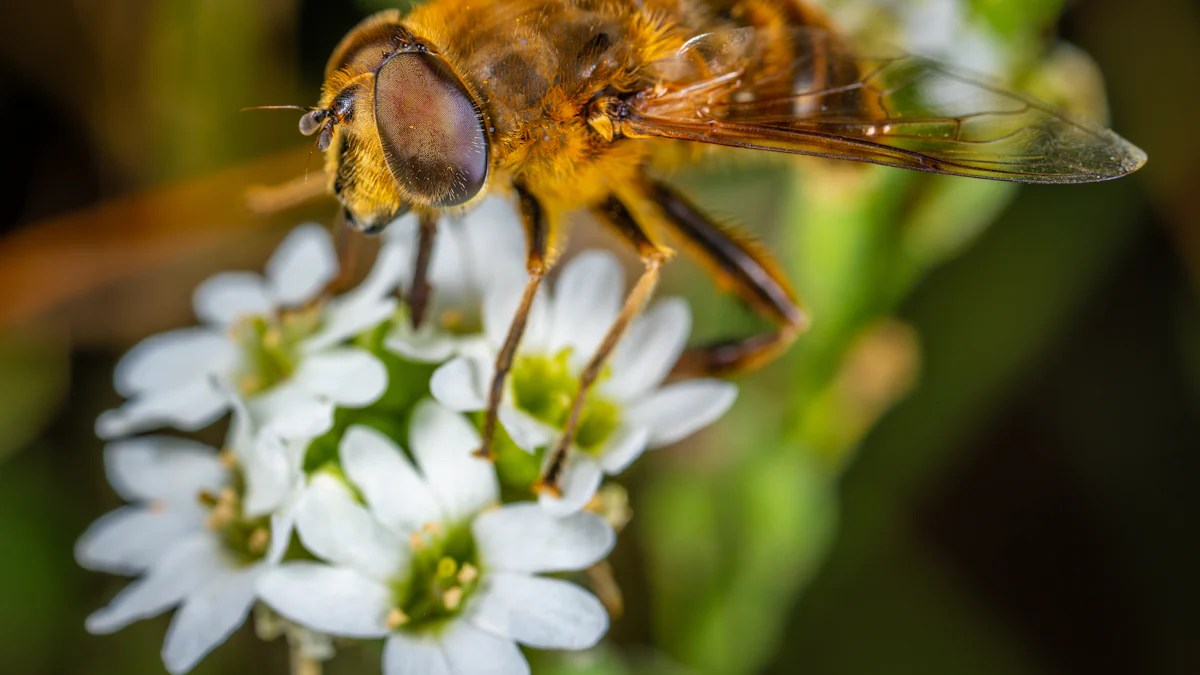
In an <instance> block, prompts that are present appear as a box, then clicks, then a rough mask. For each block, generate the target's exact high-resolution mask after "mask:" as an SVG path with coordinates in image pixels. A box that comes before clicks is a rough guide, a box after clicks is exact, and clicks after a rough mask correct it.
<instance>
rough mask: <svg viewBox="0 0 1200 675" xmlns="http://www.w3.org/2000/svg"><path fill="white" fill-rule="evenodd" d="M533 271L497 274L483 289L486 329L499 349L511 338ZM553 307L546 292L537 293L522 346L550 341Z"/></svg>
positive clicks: (535, 346)
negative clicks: (514, 320) (529, 273)
mask: <svg viewBox="0 0 1200 675" xmlns="http://www.w3.org/2000/svg"><path fill="white" fill-rule="evenodd" d="M528 281H529V275H528V274H525V273H524V271H522V272H520V273H516V272H510V273H508V274H496V275H494V278H493V280H492V282H491V285H490V286H489V287H488V288H485V289H484V293H483V330H484V333H486V334H487V337H488V341H489V342H490V343H491V345H492V347H493V348H496V349H499V348H500V346H501V345H503V344H504V341H505V340H506V339H507V338H508V331H509V328H510V327H511V326H512V323H513V319H514V318H516V314H517V309H518V308H519V307H520V306H521V296H522V295H523V294H524V292H525V286H526V284H527V283H528ZM550 328H551V321H550V307H549V303H548V302H547V300H546V295H545V294H544V293H538V294H537V295H536V296H534V299H533V303H532V304H531V305H530V307H529V316H528V318H527V319H526V321H525V332H524V334H523V335H522V336H521V350H522V351H529V350H541V349H544V348H546V346H547V345H548V344H549V338H550Z"/></svg>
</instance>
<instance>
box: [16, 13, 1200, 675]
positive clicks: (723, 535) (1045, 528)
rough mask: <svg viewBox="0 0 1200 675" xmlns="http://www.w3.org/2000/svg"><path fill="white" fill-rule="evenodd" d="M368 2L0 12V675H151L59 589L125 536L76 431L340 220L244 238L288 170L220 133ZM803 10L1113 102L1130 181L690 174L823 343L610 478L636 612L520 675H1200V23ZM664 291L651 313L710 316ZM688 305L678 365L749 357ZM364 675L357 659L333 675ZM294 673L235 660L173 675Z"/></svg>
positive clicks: (73, 595) (94, 453)
mask: <svg viewBox="0 0 1200 675" xmlns="http://www.w3.org/2000/svg"><path fill="white" fill-rule="evenodd" d="M385 4H386V3H384V2H379V1H377V0H371V1H367V0H363V1H361V2H358V3H345V2H330V1H328V0H324V1H319V0H260V1H259V2H253V3H251V2H244V1H242V0H172V1H170V2H151V1H150V0H127V1H124V2H120V3H116V2H106V1H104V0H41V2H36V3H9V4H8V5H7V6H6V8H5V11H4V14H5V18H4V21H3V22H0V84H2V85H3V86H0V98H2V99H3V105H2V109H4V110H6V111H8V113H7V119H8V120H9V122H8V129H9V131H8V133H7V134H6V147H5V150H6V155H7V156H6V162H5V165H6V171H5V176H6V179H5V180H4V181H3V183H2V184H0V191H2V192H3V199H0V233H2V234H0V288H4V297H2V298H0V671H2V672H4V673H6V674H25V673H31V674H33V673H37V674H42V673H46V674H51V673H72V674H75V673H159V672H163V671H162V666H161V663H160V662H159V659H158V652H159V648H160V645H161V640H162V637H163V633H164V630H165V626H166V618H165V617H164V618H159V619H156V620H152V621H147V622H143V623H140V624H137V625H135V626H133V627H131V628H129V629H126V630H125V631H123V632H121V633H118V634H117V635H114V636H108V637H94V636H90V635H88V634H86V633H85V632H84V630H83V619H84V617H85V616H86V615H87V613H89V612H90V611H91V610H93V609H95V608H97V607H99V606H100V605H102V604H103V603H104V602H106V601H107V599H108V598H110V597H111V596H112V594H113V593H115V591H116V589H118V588H119V587H120V585H121V584H122V583H124V582H123V581H122V580H119V579H116V578H113V577H108V576H105V575H100V574H92V573H87V572H84V571H83V570H80V569H79V568H77V566H76V565H75V562H74V559H73V556H72V545H73V543H74V540H75V538H76V537H77V536H78V535H79V534H80V533H81V532H82V531H83V530H84V529H85V528H86V526H87V525H88V524H89V523H90V522H91V521H92V520H94V519H95V518H97V517H98V516H99V515H101V514H102V513H103V512H105V511H107V510H108V509H110V508H113V507H115V506H116V505H117V503H118V500H117V497H116V496H115V495H114V494H113V492H112V490H111V489H110V488H108V487H107V485H106V483H105V479H104V476H103V472H102V466H101V449H102V444H101V443H100V442H99V441H98V440H96V439H95V438H94V436H93V435H92V422H93V420H94V418H95V416H96V414H97V413H98V412H100V411H101V410H103V409H105V408H108V407H111V406H112V405H114V404H115V403H116V397H115V394H114V393H113V391H112V388H111V381H110V377H111V371H112V367H113V365H114V363H115V361H116V359H117V358H118V357H119V355H120V354H121V353H122V351H123V350H125V349H127V348H128V347H129V346H130V345H132V344H133V343H134V342H135V341H136V340H137V339H139V338H141V337H144V336H146V335H148V334H150V333H152V332H156V331H160V330H164V329H167V328H171V327H175V326H179V325H184V324H187V323H189V322H190V321H191V317H190V307H189V305H188V298H189V293H190V289H191V288H192V287H193V286H194V285H195V284H196V283H197V282H198V281H199V280H201V279H202V278H204V277H205V276H207V275H208V274H211V273H213V272H215V271H217V270H220V269H225V268H231V267H234V268H251V269H253V268H257V267H258V266H259V265H260V264H261V262H262V260H263V259H264V258H265V256H266V253H267V252H268V251H269V250H270V247H271V246H272V245H273V244H274V243H276V242H277V241H278V240H279V239H280V238H282V236H283V234H284V233H285V232H286V229H287V227H288V226H289V225H291V224H294V223H296V222H299V221H300V220H301V219H304V218H317V219H320V220H322V221H325V222H328V221H329V220H330V218H329V216H330V215H331V214H332V212H333V209H332V205H331V203H330V202H326V201H318V202H315V203H313V204H311V205H307V206H303V207H300V208H297V209H292V210H289V211H287V212H286V213H283V214H278V215H275V216H269V217H267V216H257V215H254V214H252V213H250V212H249V211H247V210H246V208H245V206H244V205H243V190H245V189H246V188H247V187H248V186H250V185H254V184H270V183H273V182H278V181H282V180H286V179H289V178H292V177H295V176H297V175H299V174H300V173H301V172H302V171H303V166H304V161H305V159H304V157H305V155H304V149H303V148H302V147H301V146H302V144H301V143H300V139H299V138H298V137H297V135H296V133H295V115H293V114H291V113H278V112H256V113H244V114H239V113H238V110H239V109H240V108H242V107H243V106H248V105H256V104H278V103H296V104H307V103H310V102H312V101H313V100H315V97H316V92H317V89H318V87H319V85H320V78H321V72H322V69H323V66H324V61H325V58H326V56H327V55H328V53H329V52H330V50H331V49H332V47H333V45H334V44H335V43H336V41H337V40H338V39H339V38H340V37H341V36H342V35H343V34H344V33H345V32H346V31H347V30H348V29H349V28H350V27H351V26H352V25H353V24H354V23H355V22H356V21H357V20H358V19H359V18H361V17H362V16H364V15H365V14H366V13H369V12H370V11H373V10H375V9H378V8H380V7H381V6H384V5H385ZM823 4H825V5H826V6H828V7H829V8H830V9H831V10H832V11H834V12H835V13H836V14H837V16H838V18H839V20H840V21H841V22H842V23H843V24H844V25H847V26H850V27H851V28H852V30H854V32H855V33H856V34H859V35H861V36H864V37H866V38H868V39H870V38H882V39H886V40H888V41H891V42H899V43H900V44H908V45H910V46H911V47H913V48H915V49H919V50H921V51H926V52H933V53H935V54H936V55H939V56H941V57H942V58H944V59H947V60H951V61H957V62H961V63H965V64H966V65H968V66H969V67H972V68H975V69H977V70H983V71H986V72H989V73H990V74H991V75H993V76H994V77H998V78H1001V79H1005V80H1008V81H1009V82H1010V83H1012V84H1014V86H1017V87H1019V88H1022V89H1026V90H1031V91H1034V92H1037V93H1038V95H1039V96H1042V97H1043V98H1048V99H1050V100H1052V101H1054V102H1055V103H1057V104H1059V105H1063V106H1066V107H1069V108H1071V109H1072V110H1075V111H1077V112H1079V113H1080V114H1087V115H1091V116H1093V117H1101V118H1102V117H1103V116H1104V115H1105V114H1106V112H1105V110H1104V109H1103V108H1104V106H1103V103H1102V102H1103V101H1104V100H1105V98H1104V94H1103V89H1102V86H1103V87H1106V88H1107V101H1108V110H1107V114H1108V115H1109V116H1110V123H1111V125H1112V126H1113V127H1114V128H1115V129H1117V130H1118V131H1119V132H1120V133H1121V134H1122V135H1124V136H1126V137H1127V138H1129V139H1131V140H1133V141H1134V142H1135V143H1137V144H1139V145H1141V146H1142V147H1143V148H1144V149H1145V150H1146V151H1147V152H1148V153H1149V155H1150V163H1149V164H1148V166H1147V167H1146V168H1145V169H1144V170H1143V171H1141V172H1139V173H1138V174H1136V175H1135V176H1133V177H1131V178H1127V179H1124V180H1120V181H1116V182H1111V183H1105V184H1099V185H1089V186H1078V187H1036V188H1035V187H1021V188H1017V187H1014V186H1010V185H1002V184H995V183H987V182H979V181H970V180H965V179H952V178H944V177H933V176H925V175H913V174H909V173H905V172H901V171H898V170H892V169H880V168H862V167H847V166H829V165H827V164H823V163H820V162H816V161H805V160H798V161H794V162H781V161H766V162H754V161H750V162H746V161H733V157H732V156H731V161H729V162H723V161H722V162H713V163H712V165H711V166H706V167H702V168H698V169H697V170H696V171H694V172H687V173H685V174H683V175H680V176H678V177H677V180H678V181H679V182H680V184H681V185H683V186H685V188H687V189H689V190H690V191H691V192H692V193H693V194H695V195H698V198H699V201H701V202H702V203H703V204H704V205H705V206H707V207H709V208H711V209H712V210H713V211H715V212H717V213H722V214H728V215H731V216H735V217H737V218H739V219H741V220H743V221H745V222H747V223H748V224H749V225H751V227H752V229H754V230H755V231H756V232H758V233H759V234H761V235H762V236H763V237H764V238H765V239H767V240H768V241H769V242H771V244H772V248H773V249H774V250H776V251H777V252H778V253H779V254H780V256H781V257H782V258H783V260H784V262H785V265H786V266H787V267H788V268H789V270H790V271H791V273H792V275H793V278H794V279H795V280H796V283H797V286H798V288H799V290H800V291H801V294H802V295H803V297H804V298H805V300H806V302H807V303H808V305H809V306H810V308H811V309H812V311H813V315H814V318H815V322H814V329H813V330H812V331H811V332H810V333H809V334H807V335H806V336H804V337H803V338H802V339H801V341H800V342H799V344H798V345H797V346H796V348H795V349H793V350H792V352H791V354H790V355H789V356H788V358H787V359H786V360H785V361H784V364H783V366H782V367H778V368H771V369H769V372H765V373H760V374H758V375H755V376H753V377H749V378H745V379H744V380H743V381H742V384H743V388H742V396H741V399H740V401H739V404H738V405H737V406H736V407H735V409H734V411H733V412H732V413H731V414H730V415H729V416H728V417H727V418H726V419H725V420H723V421H722V423H720V424H719V425H717V426H716V427H714V428H713V429H712V430H710V431H708V432H706V433H704V434H703V435H701V436H698V437H696V438H694V439H692V440H691V441H688V442H685V443H683V444H681V445H680V446H678V447H676V448H672V449H667V450H663V451H659V452H657V453H655V454H653V455H651V456H650V457H649V458H647V459H646V460H644V461H643V462H641V463H640V464H639V465H637V466H636V467H635V468H634V469H633V470H632V471H631V472H630V473H627V474H626V475H625V476H623V477H622V482H623V483H624V484H625V485H626V486H627V487H628V488H629V491H630V497H631V502H632V506H633V509H634V513H635V516H634V520H633V521H632V523H631V524H630V526H629V527H628V529H627V530H626V531H625V532H624V533H623V534H622V537H621V541H620V544H619V546H618V549H617V551H616V553H615V554H614V557H613V565H614V567H615V570H616V576H617V580H618V582H619V583H620V585H621V587H622V589H623V590H624V593H625V600H626V613H625V616H624V617H623V618H622V619H621V620H619V621H617V622H616V623H615V624H614V628H613V630H612V632H611V639H610V640H608V642H607V643H606V647H605V648H604V649H602V650H598V651H597V652H595V653H590V654H584V655H574V656H570V657H560V656H557V655H538V656H537V658H536V659H535V672H536V673H554V674H556V675H560V674H561V675H568V674H577V673H578V674H583V673H587V674H591V675H609V674H612V675H621V674H634V673H638V674H640V673H647V674H648V673H705V674H707V673H714V674H721V675H725V674H734V675H736V674H740V673H772V674H780V675H782V674H784V673H822V674H841V673H846V674H850V673H854V674H868V675H875V674H881V673H921V674H923V675H924V674H930V673H949V674H954V675H959V674H970V675H992V674H996V675H1001V674H1010V673H1011V674H1016V673H1022V674H1025V673H1034V674H1047V675H1050V674H1075V673H1077V674H1079V675H1098V674H1105V673H1114V674H1116V673H1122V674H1125V673H1163V674H1174V673H1180V674H1185V673H1186V674H1193V673H1198V672H1200V612H1197V607H1200V579H1198V578H1197V570H1200V527H1198V522H1197V521H1198V518H1197V517H1198V516H1200V490H1198V489H1197V487H1196V481H1197V480H1198V479H1200V302H1198V297H1197V289H1198V288H1200V285H1198V284H1200V200H1198V199H1197V198H1196V196H1195V193H1194V191H1195V190H1196V188H1197V186H1200V133H1197V131H1196V129H1195V125H1194V123H1193V122H1194V121H1193V115H1194V114H1195V111H1197V110H1200V92H1198V90H1197V87H1196V84H1197V83H1198V82H1200V77H1198V75H1200V73H1198V72H1197V71H1198V70H1200V68H1198V66H1197V64H1200V4H1197V3H1196V2H1191V1H1189V0H1147V1H1146V2H1141V3H1133V2H1128V1H1127V0H1080V1H1079V2H1071V3H1064V2H1060V1H1058V0H961V2H956V1H955V0H836V1H835V0H828V1H827V2H825V3H823ZM1069 45H1074V47H1071V46H1069ZM1076 48H1078V49H1076ZM1100 73H1102V74H1103V76H1102V78H1101V76H1100ZM1101 83H1103V85H1102V84H1101ZM264 158H265V159H264ZM316 165H317V162H316V161H315V160H314V161H313V166H314V167H315V166H316ZM576 239H577V240H578V243H579V245H580V246H583V245H589V244H596V243H599V244H607V243H609V240H608V239H607V238H606V236H605V235H603V234H599V233H596V232H595V231H594V229H593V228H590V227H587V226H584V227H581V228H580V229H579V231H578V232H577V233H576ZM674 268H675V269H672V270H671V272H670V274H669V275H668V282H667V286H668V289H667V291H666V292H680V293H683V294H685V295H687V296H688V297H690V298H692V299H693V300H695V299H707V298H709V297H711V296H712V294H713V287H712V286H711V284H710V283H709V282H708V281H706V280H705V279H704V278H703V277H702V276H701V275H700V274H699V273H698V272H697V270H695V269H694V268H692V267H691V266H689V265H687V264H681V265H675V266H674ZM694 308H695V311H696V313H697V322H696V323H697V333H698V334H699V335H700V336H714V335H718V334H722V335H724V334H728V333H730V332H736V331H747V330H750V329H751V328H752V327H753V326H754V325H755V324H754V322H753V320H752V319H751V318H750V317H748V315H747V314H746V313H745V312H743V311H742V310H740V309H739V308H737V307H736V306H735V304H734V303H733V302H732V301H727V300H722V301H721V302H702V303H694ZM210 438H217V439H219V436H214V435H213V432H210ZM378 668H379V666H378V657H377V654H376V653H375V651H374V650H372V649H369V648H368V649H359V648H352V649H348V650H346V651H345V652H344V653H343V654H342V655H341V656H340V657H339V658H338V660H337V661H335V662H334V663H333V664H332V665H331V666H330V667H329V669H328V672H332V673H372V672H378ZM286 670H287V663H286V648H285V647H284V645H282V644H279V643H274V644H266V645H264V644H263V643H260V642H258V641H257V640H256V638H255V637H254V635H253V632H252V631H251V630H249V629H244V630H242V631H240V632H239V633H238V634H237V635H236V636H235V637H234V638H233V639H232V640H231V641H230V643H229V644H228V645H226V646H224V647H222V648H220V649H218V650H217V652H216V653H215V654H214V655H212V656H210V657H209V658H208V659H206V660H205V661H204V662H203V663H202V664H201V666H200V667H199V668H198V669H197V670H196V672H197V673H222V672H256V673H257V672H265V673H284V672H286Z"/></svg>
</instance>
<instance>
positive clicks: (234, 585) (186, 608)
mask: <svg viewBox="0 0 1200 675" xmlns="http://www.w3.org/2000/svg"><path fill="white" fill-rule="evenodd" d="M261 570H262V568H261V567H258V566H256V567H253V568H251V569H241V570H236V571H232V570H231V571H229V572H226V573H224V574H222V575H220V576H218V577H217V578H215V579H213V580H211V581H209V582H208V583H207V584H205V585H204V586H203V587H201V588H200V589H198V590H197V591H196V592H195V593H192V594H191V595H189V596H188V597H187V598H186V599H185V600H184V601H183V605H182V606H181V607H180V608H179V611H178V612H176V613H175V617H174V618H173V619H172V620H171V627H170V628H169V629H167V639H166V642H164V643H163V650H162V659H163V663H164V664H165V665H166V666H167V670H168V671H170V672H171V673H173V674H174V675H180V674H181V673H186V672H188V671H189V670H191V669H192V668H193V667H194V666H195V665H196V664H197V663H199V662H200V659H202V658H204V657H205V656H206V655H207V654H208V653H209V652H211V651H212V650H213V649H214V648H216V647H217V646H218V645H220V644H221V643H222V642H224V641H225V640H226V639H228V638H229V636H230V635H232V634H233V632H234V631H235V630H237V629H238V627H239V626H241V625H242V624H243V623H245V622H246V617H247V616H248V615H249V614H250V608H251V607H252V606H253V605H254V601H255V595H254V586H255V583H256V582H257V580H258V577H259V576H260V573H261Z"/></svg>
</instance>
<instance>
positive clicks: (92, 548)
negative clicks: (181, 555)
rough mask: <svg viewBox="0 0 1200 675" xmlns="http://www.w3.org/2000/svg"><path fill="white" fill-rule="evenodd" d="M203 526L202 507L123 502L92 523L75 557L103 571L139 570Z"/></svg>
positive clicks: (138, 571)
mask: <svg viewBox="0 0 1200 675" xmlns="http://www.w3.org/2000/svg"><path fill="white" fill-rule="evenodd" d="M201 527H203V520H202V518H201V515H200V510H199V509H193V510H166V509H148V508H145V507H142V506H123V507H121V508H119V509H117V510H115V511H110V512H109V513H106V514H105V515H103V516H101V517H100V519H99V520H97V521H96V522H94V523H92V525H91V527H89V528H88V529H87V532H84V533H83V536H82V537H80V538H79V541H78V542H76V544H75V559H76V560H78V561H79V564H80V565H81V566H83V567H86V568H88V569H92V570H97V571H100V572H113V573H115V574H128V575H134V574H140V573H141V572H144V571H145V570H146V569H147V568H149V567H150V566H151V565H153V564H154V563H156V562H158V560H159V559H160V558H162V557H163V556H164V555H166V554H167V553H168V552H169V551H170V550H171V549H172V548H173V547H175V545H177V544H178V543H179V542H180V541H181V540H183V539H184V538H185V537H187V536H188V535H189V534H192V533H194V532H197V531H199V530H200V528H201Z"/></svg>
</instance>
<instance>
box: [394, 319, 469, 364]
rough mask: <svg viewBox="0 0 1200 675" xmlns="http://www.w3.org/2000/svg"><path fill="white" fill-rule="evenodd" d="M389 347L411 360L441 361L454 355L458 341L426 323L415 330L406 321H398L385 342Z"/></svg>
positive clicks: (424, 361)
mask: <svg viewBox="0 0 1200 675" xmlns="http://www.w3.org/2000/svg"><path fill="white" fill-rule="evenodd" d="M383 346H385V347H387V348H388V349H389V350H390V351H393V352H395V353H397V354H399V355H400V356H402V357H404V358H406V359H408V360H409V361H416V362H417V363H441V362H443V361H445V360H446V359H448V358H450V357H451V356H454V351H455V349H457V347H458V341H457V340H456V339H455V338H454V337H453V336H451V335H447V334H446V333H443V332H441V331H439V330H437V329H435V328H434V327H433V326H432V325H431V324H430V323H425V324H424V325H423V326H421V328H420V329H419V330H416V331H414V330H413V329H412V326H411V325H409V324H408V322H406V321H400V322H398V324H397V326H396V329H395V330H394V331H393V332H392V334H391V335H389V336H388V338H387V339H386V340H384V342H383Z"/></svg>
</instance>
